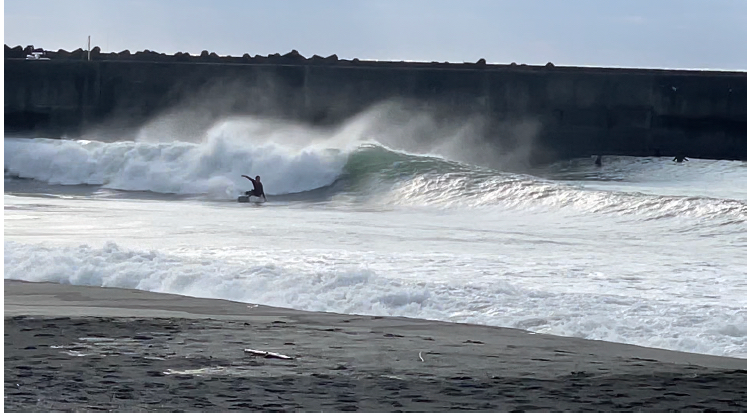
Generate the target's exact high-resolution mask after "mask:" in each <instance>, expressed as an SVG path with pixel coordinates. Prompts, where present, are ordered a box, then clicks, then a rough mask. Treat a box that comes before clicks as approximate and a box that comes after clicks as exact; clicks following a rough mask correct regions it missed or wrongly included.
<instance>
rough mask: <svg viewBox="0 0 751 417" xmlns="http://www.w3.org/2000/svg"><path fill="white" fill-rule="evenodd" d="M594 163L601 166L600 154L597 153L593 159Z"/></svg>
mask: <svg viewBox="0 0 751 417" xmlns="http://www.w3.org/2000/svg"><path fill="white" fill-rule="evenodd" d="M595 165H597V166H598V167H601V166H602V155H597V159H595Z"/></svg>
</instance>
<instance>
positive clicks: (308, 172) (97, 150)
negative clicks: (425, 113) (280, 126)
mask: <svg viewBox="0 0 751 417" xmlns="http://www.w3.org/2000/svg"><path fill="white" fill-rule="evenodd" d="M212 133H213V134H212V135H209V136H208V137H207V139H206V140H205V141H204V142H202V143H198V144H195V143H187V142H169V143H151V142H132V141H127V142H112V143H107V142H96V141H73V140H52V139H30V140H26V139H17V140H5V169H6V170H7V171H8V172H9V173H10V174H13V175H17V176H19V177H22V178H33V179H36V180H39V181H44V182H47V183H50V184H63V185H65V184H92V185H104V186H106V187H107V188H111V189H118V190H140V191H154V192H158V193H174V194H208V195H209V196H213V197H219V198H222V197H224V198H226V197H235V196H237V195H238V194H239V193H240V192H241V191H243V190H246V189H249V188H252V187H251V185H250V182H248V181H247V180H246V179H244V178H241V177H240V175H243V174H245V175H251V176H256V175H261V176H262V180H263V181H264V185H265V186H266V188H267V189H269V190H273V193H275V194H284V193H292V192H299V191H305V190H311V189H315V188H318V187H322V186H325V185H328V184H331V183H332V182H333V181H334V180H335V179H336V178H337V176H338V175H339V174H340V172H341V169H342V167H343V166H344V164H345V163H346V160H347V155H346V153H344V152H342V151H339V150H336V149H325V148H322V147H321V146H320V145H310V146H302V147H297V148H290V147H288V146H282V145H279V144H277V143H275V142H273V141H272V142H264V143H260V144H258V143H253V142H252V141H249V140H247V139H246V138H237V137H234V136H231V135H227V134H225V132H223V131H221V130H219V131H217V132H212Z"/></svg>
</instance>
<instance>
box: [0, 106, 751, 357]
mask: <svg viewBox="0 0 751 417" xmlns="http://www.w3.org/2000/svg"><path fill="white" fill-rule="evenodd" d="M363 126H364V124H363V123H362V120H360V121H355V122H350V123H348V124H345V125H343V126H341V127H338V128H336V129H328V130H326V129H316V128H311V127H307V126H303V125H296V124H292V123H288V122H280V121H269V120H260V119H247V118H246V119H243V120H226V121H223V122H221V123H217V124H216V125H214V126H213V127H212V128H211V129H209V130H207V131H206V132H205V134H204V135H203V136H202V137H201V139H200V140H192V139H190V140H189V139H188V138H183V137H180V136H179V135H170V134H160V135H159V136H158V137H153V136H149V135H146V134H145V135H144V136H143V137H139V138H137V139H136V140H125V139H122V140H117V139H114V140H113V139H112V138H111V137H107V138H104V137H101V138H98V137H96V136H94V137H87V138H86V139H85V140H84V139H46V138H34V139H28V138H6V139H5V140H4V167H5V180H4V187H5V190H4V196H5V200H4V208H5V210H4V236H5V242H4V248H5V251H4V256H5V263H4V274H5V279H18V280H26V281H35V282H57V283H62V284H66V285H93V286H102V287H119V288H136V289H141V290H146V291H154V292H164V293H174V294H182V295H190V296H200V297H209V298H219V299H227V300H233V301H241V302H245V303H249V304H266V305H272V306H279V307H289V308H295V309H299V310H304V311H327V312H337V313H346V314H368V315H380V316H406V317H416V318H424V319H431V320H440V321H450V322H463V323H476V324H484V325H489V326H503V327H513V328H519V329H525V330H528V331H531V332H539V333H548V334H555V335H562V336H573V337H580V338H587V339H597V340H606V341H613V342H623V343H630V344H636V345H641V346H648V347H658V348H665V349H671V350H678V351H686V352H694V353H705V354H712V355H721V356H731V357H741V358H745V357H746V350H747V345H746V344H747V331H746V329H747V301H746V300H747V297H746V293H747V289H746V287H747V286H746V279H747V268H746V259H747V249H746V248H747V239H746V236H747V226H746V221H747V211H746V207H747V197H746V177H747V167H746V162H739V161H711V160H698V159H691V160H689V161H688V162H685V163H683V164H678V163H675V162H673V161H672V160H671V158H670V157H663V158H657V157H652V158H636V157H625V156H620V157H617V156H608V155H606V156H605V157H604V159H603V162H604V165H603V166H602V167H596V166H594V164H593V160H591V159H587V158H584V159H576V160H570V161H561V162H558V163H556V164H552V165H549V166H544V167H535V168H528V169H523V170H522V169H516V168H509V169H504V167H502V166H500V167H499V166H491V165H489V164H487V163H485V162H486V161H487V158H486V159H478V158H475V159H473V158H472V157H471V154H469V153H467V152H466V149H462V146H461V143H459V146H456V145H457V143H456V142H455V141H454V142H451V141H449V140H448V139H453V140H456V139H457V135H456V131H453V132H450V133H449V134H446V135H445V137H441V138H440V139H441V140H436V141H434V143H438V144H440V146H429V147H426V146H423V147H420V146H417V145H415V144H414V143H413V144H412V145H411V146H399V144H400V143H407V142H409V135H411V134H412V133H413V131H412V130H410V131H401V132H396V133H395V132H394V131H393V130H389V129H379V128H374V127H373V126H372V125H371V126H366V127H363ZM436 134H437V133H436ZM444 139H446V140H444ZM459 139H461V138H459ZM460 142H461V141H460ZM464 148H466V146H465V147H464ZM457 149H459V150H463V151H465V152H462V153H458V152H457ZM480 153H482V152H480ZM485 156H487V155H485ZM243 174H245V175H251V176H255V175H260V176H261V177H262V181H263V183H264V188H265V189H266V193H267V195H268V198H269V201H268V203H265V204H252V203H251V204H241V203H238V202H237V196H238V195H240V194H242V193H243V192H244V191H245V190H247V189H250V188H251V185H250V183H249V182H248V181H247V180H245V179H244V178H242V177H241V175H243Z"/></svg>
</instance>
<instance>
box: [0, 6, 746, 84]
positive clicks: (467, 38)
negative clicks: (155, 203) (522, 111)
mask: <svg viewBox="0 0 751 417" xmlns="http://www.w3.org/2000/svg"><path fill="white" fill-rule="evenodd" d="M4 14H5V18H4V27H5V31H4V38H5V39H4V43H5V44H6V45H8V46H11V47H13V46H16V45H21V46H26V45H34V46H35V47H37V48H44V49H46V50H58V49H65V50H68V51H71V50H74V49H77V48H83V49H86V41H87V36H91V44H92V47H94V46H99V47H100V48H101V49H102V50H103V51H105V52H113V51H114V52H120V51H123V50H125V49H127V50H130V51H131V52H136V51H141V50H144V49H148V50H151V51H156V52H164V53H167V54H174V53H175V52H189V53H191V54H195V55H197V54H200V53H201V51H203V50H207V51H209V52H216V53H217V54H219V55H222V56H225V55H232V56H242V55H243V54H245V53H248V54H250V55H251V56H253V55H269V54H274V53H280V54H285V53H287V52H289V51H291V50H293V49H295V50H297V51H298V52H300V53H301V54H302V55H303V56H306V57H310V56H312V55H314V54H316V55H320V56H329V55H331V54H336V55H337V56H338V57H339V58H345V59H352V58H359V59H376V60H393V61H438V62H476V61H477V60H478V59H480V58H485V59H486V61H487V62H488V63H499V64H508V63H511V62H516V63H517V64H530V65H544V64H546V63H548V62H552V63H554V64H555V65H558V66H564V65H567V66H598V67H631V68H634V67H638V68H688V69H722V70H743V71H745V70H746V68H747V58H746V56H747V33H746V20H747V5H746V1H745V0H461V1H460V0H5V3H4Z"/></svg>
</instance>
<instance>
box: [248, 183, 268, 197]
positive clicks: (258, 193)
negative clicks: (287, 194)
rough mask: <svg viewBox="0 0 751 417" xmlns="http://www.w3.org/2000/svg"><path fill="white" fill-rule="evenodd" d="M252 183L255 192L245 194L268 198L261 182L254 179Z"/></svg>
mask: <svg viewBox="0 0 751 417" xmlns="http://www.w3.org/2000/svg"><path fill="white" fill-rule="evenodd" d="M250 181H251V182H252V183H253V190H252V191H246V192H245V194H246V195H249V196H250V195H252V196H256V197H263V198H266V194H264V193H263V184H261V181H256V180H254V179H251V180H250Z"/></svg>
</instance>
